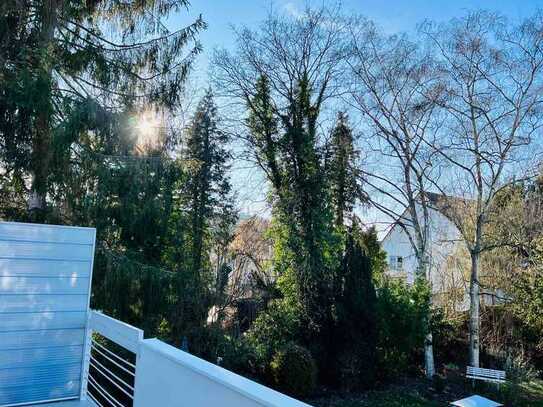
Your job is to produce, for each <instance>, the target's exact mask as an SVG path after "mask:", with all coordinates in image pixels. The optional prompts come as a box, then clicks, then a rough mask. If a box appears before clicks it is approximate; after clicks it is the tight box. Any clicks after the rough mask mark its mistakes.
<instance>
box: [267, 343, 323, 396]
mask: <svg viewBox="0 0 543 407" xmlns="http://www.w3.org/2000/svg"><path fill="white" fill-rule="evenodd" d="M270 372H271V374H272V378H273V384H274V385H275V386H276V387H277V388H278V389H279V390H280V391H283V392H285V393H287V394H290V395H291V396H294V397H306V396H308V395H310V394H311V393H312V392H313V391H314V390H315V386H316V382H317V367H316V364H315V360H314V359H313V356H311V353H310V352H309V351H308V350H307V349H305V348H304V347H302V346H299V345H296V344H295V343H289V344H287V345H286V346H285V347H284V348H282V349H281V350H279V351H278V352H276V353H275V355H274V356H273V358H272V361H271V363H270Z"/></svg>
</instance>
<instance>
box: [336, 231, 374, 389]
mask: <svg viewBox="0 0 543 407" xmlns="http://www.w3.org/2000/svg"><path fill="white" fill-rule="evenodd" d="M359 234H360V231H359V230H358V229H357V226H356V224H355V226H353V227H352V228H351V230H350V231H349V236H348V238H347V247H346V249H345V255H344V256H343V259H342V265H341V266H342V292H341V294H340V296H339V300H338V301H337V313H338V318H337V330H336V334H335V338H336V339H335V349H336V352H337V355H336V360H337V374H338V377H337V379H338V380H339V383H340V384H341V386H342V387H344V388H346V389H348V390H353V389H360V388H367V387H370V386H371V385H372V384H373V383H374V380H375V373H376V372H375V366H376V363H377V349H376V348H377V297H376V294H375V287H374V285H373V277H372V269H371V260H370V258H369V257H367V256H366V255H365V253H364V249H363V247H362V245H361V244H360V241H359V236H358V235H359Z"/></svg>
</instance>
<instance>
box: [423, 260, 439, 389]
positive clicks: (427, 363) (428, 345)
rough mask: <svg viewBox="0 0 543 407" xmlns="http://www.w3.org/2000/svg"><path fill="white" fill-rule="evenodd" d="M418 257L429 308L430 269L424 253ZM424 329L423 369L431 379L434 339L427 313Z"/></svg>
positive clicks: (432, 373) (430, 300)
mask: <svg viewBox="0 0 543 407" xmlns="http://www.w3.org/2000/svg"><path fill="white" fill-rule="evenodd" d="M421 257H422V258H421V259H419V278H424V281H426V282H427V283H428V285H429V287H430V297H429V304H428V306H429V308H430V307H431V305H432V289H431V280H430V269H429V261H428V257H427V256H426V255H423V256H421ZM424 329H425V331H426V335H425V336H424V371H425V374H426V377H427V378H428V379H431V378H432V377H433V376H434V374H435V363H434V339H433V336H432V330H431V327H430V318H429V313H428V315H426V317H425V320H424Z"/></svg>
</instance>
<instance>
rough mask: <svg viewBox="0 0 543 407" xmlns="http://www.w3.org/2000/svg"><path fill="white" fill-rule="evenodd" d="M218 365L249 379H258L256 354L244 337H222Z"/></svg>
mask: <svg viewBox="0 0 543 407" xmlns="http://www.w3.org/2000/svg"><path fill="white" fill-rule="evenodd" d="M219 358H220V359H219V361H220V363H219V364H220V365H221V366H222V367H224V368H225V369H228V370H231V371H232V372H235V373H238V374H240V375H242V376H245V377H249V378H251V379H260V376H261V375H260V372H259V370H258V363H257V356H256V354H255V352H254V349H253V348H252V347H251V346H250V345H249V344H248V343H247V341H246V340H245V339H244V338H241V339H235V338H231V337H227V336H225V337H224V342H223V344H222V346H221V349H220V350H219Z"/></svg>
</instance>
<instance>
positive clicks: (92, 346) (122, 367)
mask: <svg viewBox="0 0 543 407" xmlns="http://www.w3.org/2000/svg"><path fill="white" fill-rule="evenodd" d="M91 348H92V349H93V350H94V351H95V352H97V353H98V354H100V355H101V356H102V357H104V358H106V359H107V360H108V361H110V362H111V363H113V364H114V365H115V366H117V367H118V368H119V369H121V370H123V371H124V372H126V373H128V374H129V375H131V376H134V377H135V376H136V373H135V372H133V371H131V370H128V369H127V368H126V367H124V366H121V364H120V363H118V362H116V361H114V360H113V359H111V358H110V357H109V356H107V355H106V354H105V353H103V352H102V351H101V350H100V349H98V348H97V347H95V346H94V343H92V344H91Z"/></svg>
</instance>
